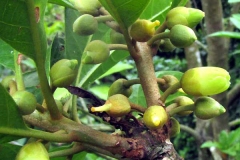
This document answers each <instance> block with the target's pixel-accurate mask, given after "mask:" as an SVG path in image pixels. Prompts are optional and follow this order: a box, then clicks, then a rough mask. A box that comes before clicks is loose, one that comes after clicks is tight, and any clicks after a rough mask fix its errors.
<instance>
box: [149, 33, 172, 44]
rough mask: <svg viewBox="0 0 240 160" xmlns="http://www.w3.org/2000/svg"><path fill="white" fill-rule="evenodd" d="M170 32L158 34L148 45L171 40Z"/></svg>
mask: <svg viewBox="0 0 240 160" xmlns="http://www.w3.org/2000/svg"><path fill="white" fill-rule="evenodd" d="M169 35H170V32H163V33H158V34H156V35H154V36H153V37H152V38H151V39H150V40H148V42H147V44H148V45H149V46H151V45H153V43H154V42H155V41H157V40H161V39H164V38H169Z"/></svg>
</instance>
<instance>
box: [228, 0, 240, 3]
mask: <svg viewBox="0 0 240 160" xmlns="http://www.w3.org/2000/svg"><path fill="white" fill-rule="evenodd" d="M238 2H240V0H228V3H238Z"/></svg>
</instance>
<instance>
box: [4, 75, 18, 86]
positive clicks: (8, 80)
mask: <svg viewBox="0 0 240 160" xmlns="http://www.w3.org/2000/svg"><path fill="white" fill-rule="evenodd" d="M11 80H15V76H14V75H11V76H6V77H4V78H3V80H2V81H1V84H2V85H3V87H4V88H6V89H8V88H9V82H10V81H11Z"/></svg>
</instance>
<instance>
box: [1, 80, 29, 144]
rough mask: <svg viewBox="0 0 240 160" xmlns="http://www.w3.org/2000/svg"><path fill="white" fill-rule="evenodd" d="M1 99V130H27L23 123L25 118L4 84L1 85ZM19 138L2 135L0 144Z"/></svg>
mask: <svg viewBox="0 0 240 160" xmlns="http://www.w3.org/2000/svg"><path fill="white" fill-rule="evenodd" d="M0 99H1V101H0V129H1V128H2V129H3V128H14V129H27V127H26V125H25V123H24V122H23V118H22V116H21V115H20V113H19V111H18V109H17V105H16V104H15V102H14V100H13V99H12V97H11V96H10V95H9V93H8V92H7V91H6V90H5V89H4V87H3V86H2V84H0ZM0 133H1V132H0ZM19 138H20V137H15V136H9V135H7V136H5V135H2V134H0V143H3V142H9V141H12V140H15V139H19Z"/></svg>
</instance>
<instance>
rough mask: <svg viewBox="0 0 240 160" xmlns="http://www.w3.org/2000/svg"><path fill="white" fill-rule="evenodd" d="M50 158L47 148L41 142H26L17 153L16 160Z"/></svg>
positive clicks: (44, 159) (46, 159)
mask: <svg viewBox="0 0 240 160" xmlns="http://www.w3.org/2000/svg"><path fill="white" fill-rule="evenodd" d="M33 159H39V160H49V159H50V158H49V156H48V152H47V150H46V148H45V147H44V146H43V144H42V143H40V142H31V143H28V144H25V145H24V146H23V147H22V148H21V149H20V151H19V152H18V154H17V157H16V160H33Z"/></svg>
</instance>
